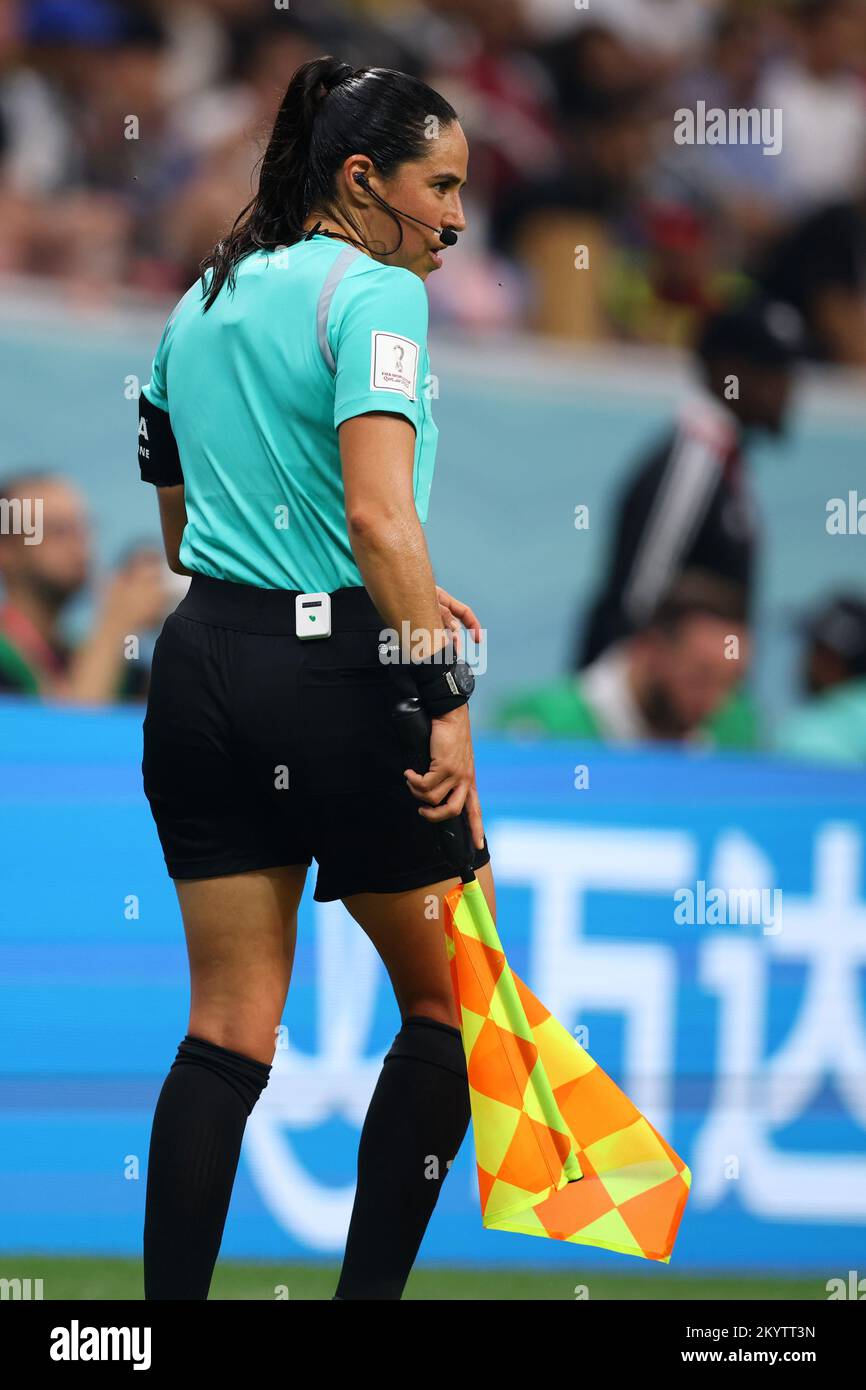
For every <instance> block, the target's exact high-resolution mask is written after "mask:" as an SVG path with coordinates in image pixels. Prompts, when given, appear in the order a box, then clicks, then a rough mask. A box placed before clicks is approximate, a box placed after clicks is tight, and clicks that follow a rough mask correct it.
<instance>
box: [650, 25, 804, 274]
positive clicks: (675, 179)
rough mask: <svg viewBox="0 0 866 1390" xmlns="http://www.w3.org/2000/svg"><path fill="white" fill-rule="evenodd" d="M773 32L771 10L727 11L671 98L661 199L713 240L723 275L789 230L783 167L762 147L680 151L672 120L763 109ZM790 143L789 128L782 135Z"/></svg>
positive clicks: (657, 176)
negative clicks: (780, 184) (685, 113)
mask: <svg viewBox="0 0 866 1390" xmlns="http://www.w3.org/2000/svg"><path fill="white" fill-rule="evenodd" d="M772 39H773V31H772V28H771V27H770V25H769V23H768V17H767V10H766V7H764V9H763V10H755V9H754V8H751V7H750V8H749V9H746V10H744V9H741V8H738V7H734V8H726V9H722V10H720V11H719V13H718V15H717V16H716V19H715V22H714V24H713V26H712V28H711V30H710V33H709V36H708V42H707V46H706V48H705V50H703V51H702V52H701V54H700V58H699V61H698V63H697V65H696V66H694V67H689V68H686V69H685V70H684V71H683V72H680V73H678V74H677V75H676V76H675V78H674V79H673V80H672V82H671V83H670V84H669V85H668V88H667V92H666V112H665V114H666V118H667V117H670V119H666V120H665V123H664V139H663V140H662V141H661V142H660V144H659V148H658V150H657V159H658V163H657V167H656V169H655V170H654V171H653V174H652V183H653V187H654V190H655V194H656V197H657V199H658V200H659V201H661V202H663V203H672V204H678V205H680V206H682V207H684V208H689V209H691V210H692V212H693V214H694V215H695V216H696V217H700V218H701V219H702V222H703V223H704V225H705V226H706V227H707V230H708V231H710V232H711V233H712V254H713V258H714V260H715V261H716V262H717V263H718V264H719V265H720V266H722V267H724V268H730V267H731V266H736V265H738V264H739V263H740V262H741V261H742V260H743V259H744V258H745V257H746V256H747V255H753V254H754V253H755V252H756V250H757V249H758V248H759V247H760V246H762V245H763V244H764V242H765V241H766V239H767V238H768V237H769V236H771V235H773V234H774V233H777V232H778V231H779V230H780V229H781V227H782V226H783V213H782V211H781V210H780V208H779V206H778V198H776V197H774V196H773V188H774V184H775V182H776V180H777V178H778V171H779V160H778V157H777V156H775V155H768V154H765V153H764V149H765V147H764V145H763V144H762V143H761V142H753V141H748V140H741V141H728V142H725V143H721V144H713V145H711V144H703V143H702V144H697V143H695V144H682V145H680V144H677V143H676V142H675V140H674V138H673V136H674V120H673V113H675V112H677V111H680V110H682V109H688V110H692V111H696V110H697V109H698V102H703V103H704V106H705V109H706V110H721V111H731V110H736V111H740V110H744V111H752V110H756V109H759V108H760V105H761V97H760V92H759V87H760V83H761V79H762V74H763V70H764V64H765V62H766V61H767V58H768V56H769V54H770V53H771V52H772ZM782 134H783V137H784V122H783V127H782Z"/></svg>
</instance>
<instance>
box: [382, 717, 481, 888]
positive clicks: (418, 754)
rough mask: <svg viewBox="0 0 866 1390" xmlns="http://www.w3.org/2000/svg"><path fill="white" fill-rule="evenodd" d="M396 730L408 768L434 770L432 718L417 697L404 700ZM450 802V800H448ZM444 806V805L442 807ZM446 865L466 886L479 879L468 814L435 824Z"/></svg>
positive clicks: (395, 719)
mask: <svg viewBox="0 0 866 1390" xmlns="http://www.w3.org/2000/svg"><path fill="white" fill-rule="evenodd" d="M391 717H392V719H393V720H394V727H395V729H396V730H397V734H398V736H399V739H400V742H401V743H402V745H403V748H404V750H405V753H406V764H407V766H408V767H411V768H413V769H414V771H415V772H420V773H422V774H423V773H425V772H426V771H427V769H428V768H429V766H430V729H431V720H430V716H429V714H428V713H427V711H426V710H425V708H424V706H423V705H422V704H421V701H420V700H419V699H418V696H417V695H410V696H409V697H408V698H407V699H404V700H400V701H399V703H398V704H397V705H395V707H394V710H393V712H392V716H391ZM444 799H445V800H446V801H447V799H448V798H447V797H445V798H444ZM439 804H440V806H441V805H442V802H440V803H439ZM431 824H432V826H433V828H434V830H435V831H436V835H437V838H438V840H439V846H440V849H441V850H442V854H443V857H444V858H445V860H446V862H447V863H448V864H450V865H451V867H452V868H453V869H454V870H455V872H456V873H458V874H459V875H460V877H461V878H462V880H463V882H464V883H469V882H471V880H472V879H474V877H475V870H474V868H473V864H474V861H475V850H474V846H473V843H472V833H471V831H470V829H469V819H468V817H467V815H466V811H465V810H463V811H461V812H460V815H459V816H452V817H451V819H450V820H440V821H432V822H431Z"/></svg>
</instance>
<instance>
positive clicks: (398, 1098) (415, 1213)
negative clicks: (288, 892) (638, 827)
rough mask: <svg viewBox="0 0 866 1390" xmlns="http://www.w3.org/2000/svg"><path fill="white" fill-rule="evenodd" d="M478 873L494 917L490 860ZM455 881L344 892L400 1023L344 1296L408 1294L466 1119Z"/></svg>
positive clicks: (355, 1220) (371, 1120)
mask: <svg viewBox="0 0 866 1390" xmlns="http://www.w3.org/2000/svg"><path fill="white" fill-rule="evenodd" d="M477 877H478V881H479V883H480V884H481V887H482V890H483V892H484V895H485V898H486V899H487V903H488V906H489V908H490V911H491V913H492V914H493V915H494V918H495V913H496V899H495V892H494V886H493V873H492V870H491V868H490V864H489V863H488V864H485V865H484V866H483V867H482V868H481V869H479V870H478V871H477ZM458 882H459V879H457V878H451V879H446V880H444V881H443V882H441V883H435V884H429V885H427V886H425V887H423V888H415V889H412V890H410V891H408V892H405V893H356V894H353V895H352V896H351V897H348V898H344V899H343V902H344V904H345V906H346V907H347V909H348V910H349V912H350V913H351V914H352V916H353V917H354V918H355V920H356V921H357V922H358V923H360V925H361V927H362V928H363V929H364V931H365V932H366V933H367V935H368V936H369V937H370V939H371V941H372V942H373V944H374V946H375V947H376V950H377V951H378V952H379V955H380V956H381V958H382V960H383V962H384V964H385V967H386V969H387V971H388V974H389V976H390V979H391V983H392V985H393V988H394V994H395V996H396V999H397V1004H398V1006H399V1009H400V1016H401V1019H402V1020H403V1026H402V1028H401V1029H400V1032H399V1033H398V1034H397V1037H396V1038H395V1040H394V1043H393V1046H392V1048H391V1050H390V1052H389V1053H388V1055H387V1057H386V1058H385V1065H384V1066H383V1068H382V1072H381V1075H380V1077H379V1080H378V1082H377V1084H376V1089H375V1091H374V1092H373V1096H372V1098H371V1100H370V1106H369V1109H368V1111H367V1117H366V1119H365V1121H364V1128H363V1130H362V1133H361V1141H360V1144H359V1146H358V1184H357V1188H356V1191H355V1202H354V1206H353V1209H352V1220H351V1224H350V1227H349V1235H348V1239H347V1242H346V1253H345V1257H344V1260H343V1268H342V1271H341V1274H340V1282H339V1284H338V1287H337V1294H336V1297H337V1298H339V1299H398V1298H400V1297H401V1295H402V1292H403V1287H404V1285H405V1282H406V1279H407V1278H408V1276H409V1272H410V1270H411V1268H412V1265H413V1263H414V1260H415V1256H416V1255H417V1253H418V1247H419V1246H420V1244H421V1240H422V1238H423V1236H424V1232H425V1230H426V1229H427V1225H428V1222H429V1220H430V1217H431V1216H432V1214H433V1209H434V1207H435V1205H436V1201H437V1199H438V1196H439V1191H440V1189H441V1186H442V1183H443V1181H444V1179H445V1176H446V1174H447V1172H448V1169H449V1167H450V1165H451V1162H452V1161H453V1159H454V1158H455V1157H456V1155H457V1151H458V1149H459V1148H460V1144H461V1143H462V1141H463V1137H464V1135H465V1133H466V1129H467V1127H468V1125H469V1118H470V1112H469V1087H468V1081H467V1076H466V1060H465V1055H464V1052H463V1043H462V1040H461V1037H460V1033H459V1029H458V1022H459V1020H458V1017H457V1008H456V1004H455V1000H454V997H453V991H452V988H451V977H450V970H449V966H448V956H447V952H446V946H445V934H444V904H443V899H444V896H445V894H446V893H447V892H448V891H449V889H451V888H453V887H454V886H455V885H456V884H457V883H458Z"/></svg>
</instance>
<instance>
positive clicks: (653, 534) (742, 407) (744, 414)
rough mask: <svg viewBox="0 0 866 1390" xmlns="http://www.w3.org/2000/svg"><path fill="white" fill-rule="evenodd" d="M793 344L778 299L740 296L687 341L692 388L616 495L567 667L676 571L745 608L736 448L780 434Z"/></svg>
mask: <svg viewBox="0 0 866 1390" xmlns="http://www.w3.org/2000/svg"><path fill="white" fill-rule="evenodd" d="M801 350H802V331H801V323H800V320H799V317H798V316H797V314H796V313H795V312H794V311H793V310H792V309H790V308H789V307H788V306H787V305H779V304H768V303H765V302H762V301H755V302H749V303H747V304H746V305H744V306H742V307H739V308H733V309H729V310H725V311H723V312H721V313H719V314H716V315H714V316H712V317H711V318H710V319H709V320H708V321H707V323H706V325H705V327H704V329H703V331H702V334H701V336H700V339H699V341H698V343H697V347H696V357H697V361H698V364H699V366H700V370H701V373H702V376H703V386H702V388H701V390H700V391H699V392H698V393H696V394H695V396H694V397H693V398H692V399H690V400H689V401H688V402H687V403H686V405H685V407H684V409H683V410H682V412H681V415H680V418H679V421H678V422H677V424H676V426H675V428H674V429H673V430H672V431H671V432H670V433H669V434H668V435H667V437H666V438H665V439H664V441H663V442H662V443H661V444H660V445H659V446H657V447H656V448H654V449H653V450H652V451H651V453H650V454H649V456H648V457H647V459H646V461H645V462H644V463H643V464H642V465H641V466H640V467H639V469H638V470H637V472H636V474H635V475H634V476H633V477H632V478H631V479H630V481H629V482H628V484H627V487H626V490H625V493H624V495H623V496H622V497H621V499H620V502H619V506H618V511H617V520H616V526H615V538H614V543H613V547H612V550H611V555H610V560H609V563H608V569H607V576H606V578H605V580H604V583H603V586H602V591H601V594H600V596H599V598H598V599H597V601H596V603H595V606H594V608H593V609H592V611H591V613H590V616H589V619H588V622H587V626H586V630H585V632H584V633H583V635H582V637H581V639H580V641H579V646H578V650H579V652H580V655H579V658H578V660H577V662H576V663H575V664H577V665H583V664H585V663H587V662H589V661H593V660H594V659H595V658H596V657H597V656H598V655H599V654H600V653H601V652H602V651H604V649H605V647H607V646H608V645H609V644H610V643H611V642H615V641H617V640H618V639H619V638H621V637H623V636H625V635H627V634H628V633H630V632H634V631H636V630H637V629H638V628H640V627H641V626H642V625H643V624H645V623H646V622H647V620H648V619H649V616H650V614H651V613H652V612H653V610H654V609H655V607H656V605H657V603H658V602H659V601H660V599H661V596H662V594H663V593H664V592H665V591H666V590H667V589H668V587H669V586H670V585H671V584H672V583H673V581H674V580H675V578H676V575H677V574H678V573H679V572H680V571H682V570H684V569H691V568H695V567H697V568H699V569H704V570H708V571H709V572H710V573H711V574H715V575H719V576H720V577H721V578H723V579H726V580H729V581H730V582H732V583H734V584H736V585H738V586H739V587H740V589H741V591H742V593H743V599H744V604H745V611H746V613H747V614H748V612H749V600H750V596H751V591H752V584H753V574H754V552H755V545H756V529H757V527H756V517H755V514H754V507H753V503H752V500H751V495H750V492H749V489H748V487H747V483H746V478H745V451H746V448H747V445H748V442H749V437H750V435H751V434H752V433H753V432H754V431H755V430H765V431H769V432H771V433H773V434H781V433H782V432H783V429H784V425H785V418H786V412H787V409H788V401H789V397H790V393H791V387H792V379H793V367H794V363H795V361H796V358H797V356H798V354H799V353H800V352H801Z"/></svg>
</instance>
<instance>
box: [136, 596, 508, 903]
mask: <svg viewBox="0 0 866 1390" xmlns="http://www.w3.org/2000/svg"><path fill="white" fill-rule="evenodd" d="M297 592H298V591H297V590H285V589H260V588H256V587H254V586H252V585H248V584H237V583H233V582H230V581H228V580H223V579H211V578H209V577H208V576H206V575H195V576H194V577H193V579H192V581H191V583H190V588H189V591H188V593H187V594H186V596H185V597H184V598H183V599H182V600H181V602H180V603H179V604H178V607H177V608H176V609H175V611H174V612H173V613H170V614H169V616H168V617H167V618H166V620H165V623H164V625H163V628H162V631H161V632H160V634H159V637H158V638H157V642H156V647H155V649H154V655H153V665H152V668H151V679H150V689H149V693H148V700H147V713H146V715H145V719H144V756H143V759H142V764H141V770H142V776H143V780H144V792H145V795H146V796H147V799H148V801H149V803H150V809H151V812H152V814H153V818H154V820H155V822H156V828H157V833H158V835H159V839H160V843H161V845H162V850H163V855H164V858H165V863H166V867H167V869H168V873H169V876H170V877H171V878H173V879H190V878H211V877H217V876H220V875H223V874H236V873H243V872H245V871H246V870H249V869H267V868H273V867H276V866H279V865H286V864H310V863H311V862H312V860H313V858H315V859H316V860H317V862H318V866H319V868H318V875H317V878H316V886H315V891H314V893H313V896H314V898H315V899H316V900H317V901H318V902H332V901H333V900H334V899H336V898H344V897H347V896H348V895H349V894H351V893H399V892H402V891H404V890H406V889H409V888H418V887H421V886H423V885H424V884H428V883H437V882H439V881H441V880H443V879H448V878H454V879H456V878H458V877H459V875H458V874H457V873H456V871H455V869H454V868H453V867H452V866H451V865H449V863H448V862H447V860H446V859H444V858H443V855H442V852H441V850H440V848H439V845H438V842H437V836H436V831H435V828H434V826H433V825H432V824H431V822H429V821H428V820H427V819H426V818H425V817H424V816H422V815H420V814H419V810H418V808H419V806H421V805H422V804H423V803H421V802H419V801H418V800H417V799H416V798H415V797H414V796H413V795H412V793H411V791H410V790H409V787H408V785H407V783H406V779H405V777H404V776H403V769H404V768H406V767H409V766H410V765H411V759H410V757H409V756H408V755H407V754H406V753H405V751H404V749H403V745H402V743H401V741H400V739H399V737H398V735H397V733H396V730H395V728H394V726H393V724H392V720H391V715H392V711H393V709H394V706H395V705H396V703H397V702H398V701H399V700H400V699H401V698H403V697H404V696H406V695H411V694H414V693H415V686H414V683H413V682H412V677H411V673H410V672H409V671H408V670H407V669H406V667H405V666H400V665H399V664H397V665H387V664H384V663H383V662H382V661H381V659H380V655H379V640H380V637H379V634H380V632H381V631H382V629H383V627H384V626H385V625H384V624H383V622H382V619H381V617H380V615H379V613H378V612H377V610H376V608H375V606H374V604H373V601H372V599H371V598H370V595H369V594H368V593H367V590H366V589H365V588H346V589H338V590H335V591H334V592H333V593H332V595H331V612H332V628H333V631H332V635H331V636H330V637H326V638H314V639H307V640H303V639H301V638H299V637H297V636H296V634H295V598H296V595H297ZM464 816H465V812H464ZM489 859H490V853H489V851H488V848H487V841H486V839H485V841H484V848H483V849H481V850H476V851H475V867H476V868H480V866H481V865H482V864H486V863H487V862H488V861H489Z"/></svg>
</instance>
